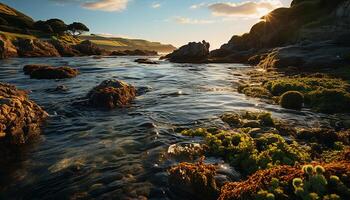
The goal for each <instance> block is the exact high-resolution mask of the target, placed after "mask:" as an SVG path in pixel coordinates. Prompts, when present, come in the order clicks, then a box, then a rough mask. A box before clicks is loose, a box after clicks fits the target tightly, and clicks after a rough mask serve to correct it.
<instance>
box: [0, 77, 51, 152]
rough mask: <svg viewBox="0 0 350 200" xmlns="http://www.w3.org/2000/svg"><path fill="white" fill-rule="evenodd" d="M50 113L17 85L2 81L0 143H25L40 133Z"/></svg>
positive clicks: (0, 85)
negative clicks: (30, 98)
mask: <svg viewBox="0 0 350 200" xmlns="http://www.w3.org/2000/svg"><path fill="white" fill-rule="evenodd" d="M47 117H48V114H47V113H46V112H45V111H44V110H43V109H42V108H41V107H40V106H38V105H37V104H36V103H34V102H33V101H31V100H29V98H28V96H27V93H26V92H25V91H23V90H18V89H16V87H15V86H13V85H10V84H6V83H0V145H1V146H3V145H5V144H11V145H18V144H24V143H26V142H27V140H28V139H29V138H31V137H32V136H34V135H38V134H40V126H41V125H42V123H43V122H44V120H45V119H46V118H47Z"/></svg>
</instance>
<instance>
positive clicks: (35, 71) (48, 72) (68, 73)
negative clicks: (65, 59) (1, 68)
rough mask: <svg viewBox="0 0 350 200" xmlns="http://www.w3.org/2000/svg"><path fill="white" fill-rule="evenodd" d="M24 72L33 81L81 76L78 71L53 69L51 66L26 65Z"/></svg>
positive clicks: (63, 68)
mask: <svg viewBox="0 0 350 200" xmlns="http://www.w3.org/2000/svg"><path fill="white" fill-rule="evenodd" d="M23 71H24V73H25V74H28V75H30V78H33V79H66V78H74V77H76V76H77V75H78V74H79V71H78V70H77V69H73V68H71V67H67V66H63V67H53V66H49V65H26V66H24V68H23Z"/></svg>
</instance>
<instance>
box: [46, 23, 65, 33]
mask: <svg viewBox="0 0 350 200" xmlns="http://www.w3.org/2000/svg"><path fill="white" fill-rule="evenodd" d="M46 23H47V24H48V25H50V26H51V28H52V30H53V32H54V33H57V34H63V33H64V32H66V31H67V30H68V26H67V25H66V24H65V23H64V21H62V20H60V19H49V20H47V21H46Z"/></svg>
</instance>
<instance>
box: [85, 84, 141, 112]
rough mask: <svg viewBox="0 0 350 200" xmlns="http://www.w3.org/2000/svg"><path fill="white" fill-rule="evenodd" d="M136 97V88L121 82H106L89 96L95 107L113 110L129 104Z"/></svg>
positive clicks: (90, 102) (94, 89)
mask: <svg viewBox="0 0 350 200" xmlns="http://www.w3.org/2000/svg"><path fill="white" fill-rule="evenodd" d="M135 97H136V89H135V87H134V86H132V85H129V84H128V83H126V82H124V81H120V80H113V79H111V80H105V81H103V82H102V83H101V84H100V85H98V86H96V87H95V88H93V89H92V90H91V91H90V92H89V93H88V95H87V98H88V99H89V104H90V105H91V106H94V107H99V108H106V109H113V108H116V107H122V106H126V105H127V104H129V103H130V102H131V101H132V100H134V98H135Z"/></svg>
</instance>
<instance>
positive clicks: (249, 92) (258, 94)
mask: <svg viewBox="0 0 350 200" xmlns="http://www.w3.org/2000/svg"><path fill="white" fill-rule="evenodd" d="M241 93H243V94H245V95H246V96H249V97H254V98H264V99H269V98H271V97H272V95H271V93H270V92H269V91H268V90H267V89H266V88H265V87H262V86H251V87H245V88H244V89H242V92H241Z"/></svg>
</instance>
